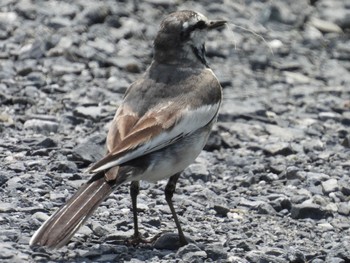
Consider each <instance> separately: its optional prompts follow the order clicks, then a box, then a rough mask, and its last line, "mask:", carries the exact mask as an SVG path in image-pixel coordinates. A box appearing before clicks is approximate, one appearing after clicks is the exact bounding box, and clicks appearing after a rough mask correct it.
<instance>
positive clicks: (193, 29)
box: [30, 11, 226, 248]
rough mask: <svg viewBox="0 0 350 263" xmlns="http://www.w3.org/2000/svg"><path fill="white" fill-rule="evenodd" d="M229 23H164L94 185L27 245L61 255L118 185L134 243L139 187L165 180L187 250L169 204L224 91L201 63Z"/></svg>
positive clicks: (182, 14) (178, 16)
mask: <svg viewBox="0 0 350 263" xmlns="http://www.w3.org/2000/svg"><path fill="white" fill-rule="evenodd" d="M225 23H226V21H221V20H220V21H211V20H208V19H207V18H206V17H205V16H203V15H202V14H200V13H197V12H193V11H179V12H174V13H172V14H170V15H168V16H167V17H166V18H165V19H164V20H163V21H162V23H161V26H160V29H159V31H158V33H157V36H156V38H155V40H154V58H153V61H152V63H151V65H150V67H149V68H148V69H147V71H146V73H145V74H144V75H143V77H142V78H141V79H139V80H137V81H136V82H134V83H133V84H132V85H131V86H130V87H129V89H128V90H127V91H126V93H125V96H124V99H123V101H122V103H121V105H120V107H119V109H118V110H117V112H116V114H115V117H114V119H113V121H112V124H111V127H110V129H109V132H108V135H107V148H108V154H107V155H106V156H105V157H104V158H102V159H101V160H100V161H98V162H97V163H95V164H93V165H92V166H91V167H90V168H89V171H90V172H91V173H94V175H93V176H92V178H91V179H90V180H89V181H88V182H87V183H85V184H83V185H82V186H81V187H80V188H79V190H78V191H77V192H76V193H75V194H74V195H73V196H72V197H71V198H70V199H69V200H68V201H67V203H66V204H64V205H63V206H62V207H61V208H59V209H58V210H57V211H56V212H55V213H54V214H53V215H52V216H51V217H50V218H49V219H48V220H47V221H46V222H45V223H44V224H43V225H42V226H41V227H40V228H39V229H38V230H37V231H36V232H35V234H34V235H33V237H32V239H31V240H30V245H39V246H46V247H50V248H60V247H62V246H64V245H65V244H66V243H67V242H68V241H69V240H70V238H71V237H72V236H73V235H74V233H75V232H76V231H77V230H78V229H79V227H80V226H81V225H82V224H83V223H84V222H85V221H86V220H87V218H88V217H89V216H91V214H92V213H93V212H94V211H95V209H96V208H97V207H98V205H99V204H100V203H101V202H102V201H103V200H104V199H105V198H106V197H107V196H109V195H110V194H111V193H112V192H113V191H114V190H115V189H116V188H117V187H118V186H119V185H120V184H122V183H125V182H131V186H130V195H131V200H132V208H133V216H134V236H133V240H134V241H136V242H137V241H138V240H139V241H141V237H140V233H139V230H138V221H137V204H136V200H137V195H138V194H139V181H140V180H146V181H150V182H155V181H158V180H162V179H167V178H169V181H168V183H167V185H166V188H165V198H166V201H167V203H168V205H169V207H170V210H171V213H172V216H173V218H174V221H175V223H176V227H177V229H178V233H179V243H180V245H185V244H187V240H186V238H185V236H184V234H183V232H182V229H181V226H180V223H179V220H178V218H177V215H176V213H175V210H174V206H173V203H172V196H173V193H174V191H175V186H176V182H177V180H178V179H179V175H180V173H181V172H182V171H183V170H184V169H185V168H186V167H187V166H188V165H190V164H191V163H192V162H193V161H194V160H195V158H196V157H197V156H198V155H199V153H200V152H201V150H202V149H203V147H204V145H205V144H206V141H207V139H208V136H209V133H210V131H211V128H212V126H213V124H214V123H215V121H216V118H217V115H218V111H219V106H220V102H221V96H222V92H221V86H220V84H219V81H218V80H217V78H216V76H215V75H214V73H213V71H212V70H211V69H210V68H209V66H208V64H207V61H206V58H205V47H204V42H205V37H206V35H207V33H208V31H209V30H212V29H215V28H219V27H222V26H223V25H225Z"/></svg>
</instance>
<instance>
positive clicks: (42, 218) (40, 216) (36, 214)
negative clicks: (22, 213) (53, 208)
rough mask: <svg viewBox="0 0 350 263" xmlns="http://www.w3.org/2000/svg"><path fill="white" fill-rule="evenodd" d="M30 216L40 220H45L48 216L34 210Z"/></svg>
mask: <svg viewBox="0 0 350 263" xmlns="http://www.w3.org/2000/svg"><path fill="white" fill-rule="evenodd" d="M32 217H33V218H35V219H37V220H39V221H40V222H45V221H46V220H47V219H48V218H49V217H50V216H49V215H47V214H46V213H43V212H36V213H35V214H33V215H32Z"/></svg>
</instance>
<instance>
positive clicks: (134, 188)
mask: <svg viewBox="0 0 350 263" xmlns="http://www.w3.org/2000/svg"><path fill="white" fill-rule="evenodd" d="M139 193H140V183H139V181H132V182H131V184H130V195H131V203H132V213H133V216H134V238H139V237H140V232H139V224H138V221H137V196H138V194H139Z"/></svg>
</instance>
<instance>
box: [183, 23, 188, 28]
mask: <svg viewBox="0 0 350 263" xmlns="http://www.w3.org/2000/svg"><path fill="white" fill-rule="evenodd" d="M187 28H188V22H185V23H183V24H182V29H183V30H186V29H187Z"/></svg>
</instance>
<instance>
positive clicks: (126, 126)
mask: <svg viewBox="0 0 350 263" xmlns="http://www.w3.org/2000/svg"><path fill="white" fill-rule="evenodd" d="M138 120H139V117H138V116H137V114H136V113H134V112H133V111H132V110H131V109H130V108H129V107H127V106H124V105H122V106H120V107H119V109H118V111H117V112H116V114H115V117H114V119H113V121H112V123H111V127H110V128H109V131H108V135H107V148H108V152H111V151H112V150H113V149H114V148H116V147H117V146H118V145H119V144H120V142H121V141H122V140H123V139H124V138H125V137H126V136H127V135H128V134H129V133H130V131H131V130H132V128H133V127H134V125H135V123H137V121H138Z"/></svg>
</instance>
